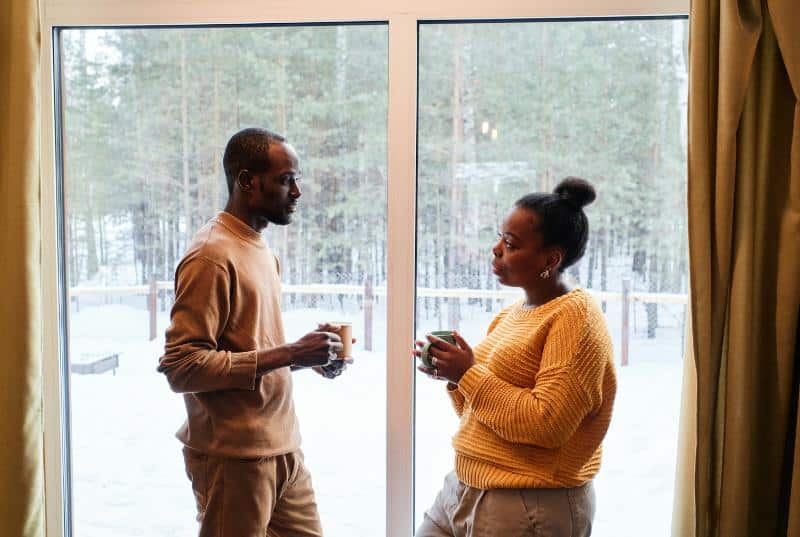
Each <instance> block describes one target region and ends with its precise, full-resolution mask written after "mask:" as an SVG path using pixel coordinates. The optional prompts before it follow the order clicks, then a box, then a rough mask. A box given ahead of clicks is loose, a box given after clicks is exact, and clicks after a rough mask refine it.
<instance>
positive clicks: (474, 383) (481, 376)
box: [458, 364, 491, 400]
mask: <svg viewBox="0 0 800 537" xmlns="http://www.w3.org/2000/svg"><path fill="white" fill-rule="evenodd" d="M489 375H491V372H490V371H489V368H488V367H486V366H485V365H481V364H475V365H473V366H472V367H470V368H469V369H467V372H466V373H464V376H462V377H461V380H459V381H458V391H460V392H461V393H463V394H464V397H465V398H467V399H470V400H471V399H473V398H474V397H475V395H477V393H478V390H480V388H481V386H482V385H483V383H484V382H485V381H486V379H487V378H488V377H489Z"/></svg>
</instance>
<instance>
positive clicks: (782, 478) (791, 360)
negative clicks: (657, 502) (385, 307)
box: [673, 0, 800, 537]
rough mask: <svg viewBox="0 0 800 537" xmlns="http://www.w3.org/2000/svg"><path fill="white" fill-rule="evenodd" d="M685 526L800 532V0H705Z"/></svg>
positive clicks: (692, 224)
mask: <svg viewBox="0 0 800 537" xmlns="http://www.w3.org/2000/svg"><path fill="white" fill-rule="evenodd" d="M689 24H690V38H689V39H690V41H689V57H690V64H689V70H690V73H689V178H688V180H689V185H688V211H689V248H690V266H691V267H690V280H691V290H692V292H691V312H692V321H691V326H692V334H691V335H692V338H691V341H692V347H691V350H692V351H693V352H692V356H693V360H694V371H690V372H689V377H690V380H696V384H694V385H693V384H692V382H688V383H687V385H686V386H687V389H690V390H692V389H694V391H693V393H685V397H684V411H685V412H684V413H683V419H684V422H683V424H682V428H681V431H682V437H681V439H680V445H681V449H682V452H681V453H680V454H679V464H680V467H679V470H678V481H677V483H676V503H675V512H674V517H673V535H680V536H690V535H696V536H719V537H739V536H741V537H744V536H748V537H749V536H759V537H760V536H772V535H792V536H800V522H798V516H799V513H798V509H800V495H799V494H800V488H798V487H800V462H799V461H800V451H798V450H800V442H798V441H797V440H798V439H797V434H798V432H799V431H800V429H799V428H798V422H797V417H798V394H797V392H798V389H797V387H798V367H797V366H798V360H799V358H800V357H799V356H798V350H797V339H798V305H799V304H800V105H799V104H798V95H799V94H800V6H798V4H797V0H738V1H737V0H695V1H693V2H692V4H691V12H690V19H689Z"/></svg>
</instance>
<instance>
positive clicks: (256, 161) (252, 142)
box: [222, 128, 286, 194]
mask: <svg viewBox="0 0 800 537" xmlns="http://www.w3.org/2000/svg"><path fill="white" fill-rule="evenodd" d="M285 141H286V138H284V137H283V136H281V135H280V134H275V133H274V132H271V131H268V130H266V129H257V128H247V129H242V130H240V131H239V132H237V133H236V134H234V135H233V136H231V139H230V140H228V144H227V145H226V146H225V155H224V156H223V157H222V167H223V168H224V169H225V180H226V182H227V183H228V194H231V193H233V185H234V183H235V182H236V178H237V177H238V176H239V172H240V171H242V170H250V171H252V172H256V173H262V172H265V171H267V170H268V169H269V159H268V157H267V154H268V153H269V144H270V142H285Z"/></svg>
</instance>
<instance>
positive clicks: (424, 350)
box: [419, 341, 433, 367]
mask: <svg viewBox="0 0 800 537" xmlns="http://www.w3.org/2000/svg"><path fill="white" fill-rule="evenodd" d="M430 349H431V342H430V341H428V342H426V343H425V346H424V347H422V352H421V353H420V355H419V359H420V361H422V363H423V365H424V366H425V367H433V364H432V363H431V359H430V355H429V354H428V353H429V352H430Z"/></svg>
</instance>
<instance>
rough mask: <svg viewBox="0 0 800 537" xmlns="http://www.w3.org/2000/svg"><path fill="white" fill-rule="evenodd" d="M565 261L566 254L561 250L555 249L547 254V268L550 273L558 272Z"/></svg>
mask: <svg viewBox="0 0 800 537" xmlns="http://www.w3.org/2000/svg"><path fill="white" fill-rule="evenodd" d="M563 260H564V252H562V251H561V249H560V248H553V249H551V250H550V252H548V254H547V268H548V269H550V272H556V271H557V270H558V268H559V267H560V266H561V262H562V261H563Z"/></svg>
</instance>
